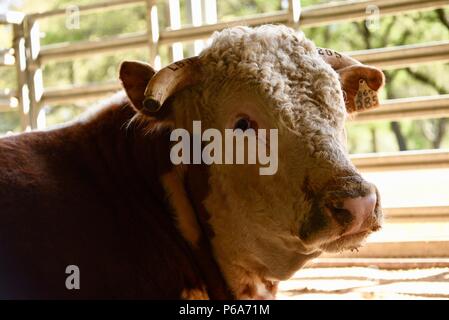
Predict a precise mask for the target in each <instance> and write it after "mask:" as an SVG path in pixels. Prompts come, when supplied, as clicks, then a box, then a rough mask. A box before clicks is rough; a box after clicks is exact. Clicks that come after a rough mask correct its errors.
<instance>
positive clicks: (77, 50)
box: [40, 0, 449, 67]
mask: <svg viewBox="0 0 449 320" xmlns="http://www.w3.org/2000/svg"><path fill="white" fill-rule="evenodd" d="M387 4H388V3H387V2H386V1H385V0H371V1H362V0H357V1H345V2H341V3H338V4H333V5H320V6H311V7H306V8H304V10H303V12H302V15H301V21H300V23H301V26H303V27H307V26H313V25H316V24H329V23H334V22H335V16H334V15H333V14H332V13H330V14H329V15H322V14H321V13H322V12H325V13H326V14H327V12H333V11H335V10H337V11H338V12H339V13H341V14H342V15H343V17H342V18H341V19H343V18H344V19H356V18H357V19H362V20H363V19H365V18H366V12H365V8H366V6H368V5H378V6H379V8H380V9H381V10H380V12H379V14H380V15H383V14H387V13H394V12H401V13H403V12H406V11H409V10H422V9H425V8H436V7H441V6H445V5H449V0H444V1H443V0H439V1H425V2H423V1H411V2H410V1H407V2H405V1H400V2H399V3H397V4H395V5H391V3H390V4H389V5H388V6H387ZM354 6H355V7H354ZM384 7H385V10H382V8H384ZM361 8H363V10H361ZM323 10H324V11H323ZM264 23H284V24H288V23H289V13H288V11H287V10H284V11H279V12H276V13H270V14H260V15H255V16H250V17H245V18H243V19H238V20H232V21H226V22H220V23H217V24H211V25H202V26H198V27H185V28H182V29H179V30H165V31H161V33H160V38H159V44H172V43H174V42H183V41H192V40H196V39H206V38H208V37H209V36H210V35H211V34H212V33H213V32H214V31H218V30H222V29H224V28H227V27H231V26H236V25H249V26H254V25H260V24H264ZM148 41H149V37H148V36H147V34H146V33H142V34H137V35H133V36H120V37H114V38H108V39H102V40H98V41H82V42H77V43H63V44H54V45H51V46H44V47H42V48H41V52H40V58H41V60H42V61H48V60H50V59H69V58H73V57H77V56H84V55H89V54H92V53H94V52H95V53H101V52H106V51H115V50H120V49H126V46H129V47H130V48H135V47H144V46H146V45H147V44H148ZM404 49H407V48H406V47H400V49H399V50H404ZM433 49H435V47H432V48H431V49H430V50H433ZM443 49H444V50H443V51H442V54H443V56H441V57H437V56H434V57H433V60H435V59H442V60H444V61H446V59H447V56H446V55H447V48H443ZM376 50H377V49H376ZM379 50H384V51H385V52H386V55H387V56H388V54H389V52H390V50H391V49H390V48H387V49H379ZM373 52H374V53H375V54H376V57H377V56H378V55H379V54H381V53H382V52H383V51H380V52H378V51H373ZM354 54H359V56H360V57H361V59H365V60H367V59H369V58H374V56H370V55H369V52H368V53H367V52H364V51H362V52H358V53H354ZM399 56H400V54H399ZM430 56H431V54H429V53H427V54H426V55H424V57H421V56H418V57H417V58H416V59H418V60H417V61H416V62H415V61H413V58H415V57H414V56H410V57H408V60H407V62H405V59H403V61H402V64H401V65H404V64H409V62H412V63H423V62H428V61H429V57H430ZM386 60H387V57H385V59H382V60H380V61H377V62H376V64H377V63H383V64H384V65H385V64H386V65H388V61H386ZM410 60H412V61H410ZM399 62H401V61H399ZM399 62H398V61H394V62H393V63H396V64H398V63H399ZM391 66H392V64H391V63H390V67H391Z"/></svg>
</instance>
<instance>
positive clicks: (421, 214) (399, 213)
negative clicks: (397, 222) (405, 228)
mask: <svg viewBox="0 0 449 320" xmlns="http://www.w3.org/2000/svg"><path fill="white" fill-rule="evenodd" d="M384 214H385V216H386V217H387V218H393V219H398V218H401V219H409V218H412V219H416V218H425V219H429V218H447V219H449V206H435V207H402V208H385V209H384ZM448 235H449V232H448Z"/></svg>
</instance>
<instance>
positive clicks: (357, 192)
mask: <svg viewBox="0 0 449 320" xmlns="http://www.w3.org/2000/svg"><path fill="white" fill-rule="evenodd" d="M326 198H327V199H325V211H327V213H328V215H329V216H330V217H331V219H333V220H334V221H335V222H336V223H337V224H338V225H340V226H341V230H342V231H341V233H340V235H341V236H347V235H354V234H358V233H366V232H371V231H376V230H377V229H379V228H380V224H381V214H382V213H381V209H380V199H379V193H378V191H377V188H376V187H375V186H374V185H373V184H371V183H368V182H366V181H364V180H363V179H361V178H360V177H357V178H356V179H355V180H353V181H351V180H346V181H345V183H344V187H343V188H342V189H340V190H338V191H335V192H330V193H329V194H328V197H326Z"/></svg>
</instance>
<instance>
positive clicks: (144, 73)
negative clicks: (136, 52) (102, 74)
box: [119, 61, 156, 110]
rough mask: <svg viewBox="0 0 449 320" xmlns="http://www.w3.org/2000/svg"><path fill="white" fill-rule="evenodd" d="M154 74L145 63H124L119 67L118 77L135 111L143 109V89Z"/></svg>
mask: <svg viewBox="0 0 449 320" xmlns="http://www.w3.org/2000/svg"><path fill="white" fill-rule="evenodd" d="M155 73H156V72H155V71H154V69H153V68H152V67H151V66H150V65H149V64H147V63H144V62H139V61H124V62H122V64H121V65H120V73H119V77H120V80H121V81H122V86H123V88H124V89H125V91H126V94H127V95H128V98H129V100H130V101H131V103H132V104H133V106H134V107H135V108H136V109H137V110H141V109H142V108H143V100H144V98H145V89H146V87H147V85H148V82H149V81H150V80H151V78H152V77H153V76H154V74H155Z"/></svg>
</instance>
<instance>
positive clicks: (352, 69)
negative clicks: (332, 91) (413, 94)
mask: <svg viewBox="0 0 449 320" xmlns="http://www.w3.org/2000/svg"><path fill="white" fill-rule="evenodd" d="M337 72H338V73H339V75H340V82H341V86H342V89H343V94H344V98H345V104H346V109H347V111H348V112H349V113H351V112H355V111H357V112H359V111H363V110H367V109H371V108H375V107H377V106H379V94H378V92H379V90H380V88H382V86H383V84H384V81H385V78H384V74H383V72H382V71H381V70H379V69H377V68H375V67H371V66H367V65H363V64H357V65H352V66H348V67H346V68H343V69H340V70H337Z"/></svg>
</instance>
